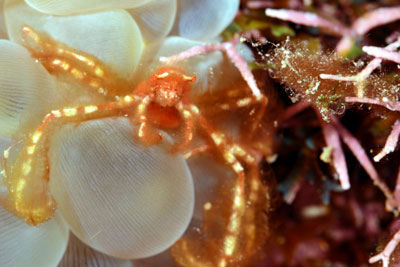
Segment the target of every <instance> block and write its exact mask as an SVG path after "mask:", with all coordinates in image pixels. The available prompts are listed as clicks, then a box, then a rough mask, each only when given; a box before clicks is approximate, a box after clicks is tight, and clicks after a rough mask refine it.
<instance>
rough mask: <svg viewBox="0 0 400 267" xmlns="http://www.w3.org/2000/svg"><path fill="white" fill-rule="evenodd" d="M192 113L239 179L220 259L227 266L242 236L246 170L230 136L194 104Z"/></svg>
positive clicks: (235, 188) (222, 266)
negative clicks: (216, 128) (211, 121)
mask: <svg viewBox="0 0 400 267" xmlns="http://www.w3.org/2000/svg"><path fill="white" fill-rule="evenodd" d="M191 111H192V113H193V114H194V115H195V116H196V120H197V121H198V122H199V124H200V125H201V127H202V128H203V129H204V130H205V131H206V132H207V134H208V135H209V136H210V137H211V139H212V141H213V143H214V144H215V146H216V147H217V149H218V150H219V151H220V152H221V154H222V156H223V158H224V160H225V161H226V163H228V164H229V165H230V166H231V167H232V169H233V171H234V172H235V173H236V175H237V180H236V183H235V186H234V188H233V192H234V193H233V202H232V207H231V214H230V216H229V221H228V226H227V229H226V234H225V236H224V238H223V255H222V256H221V257H220V259H219V261H218V266H220V267H224V266H227V264H228V262H229V259H230V258H232V257H233V255H234V253H235V251H236V249H237V247H238V245H239V244H238V241H239V236H240V229H241V227H242V222H243V216H244V214H245V211H246V203H245V191H244V190H245V186H244V185H245V172H244V168H243V166H242V164H241V163H240V162H239V160H238V159H237V157H236V155H235V153H232V151H231V149H230V146H231V145H230V142H229V140H228V138H227V137H226V136H225V135H224V134H223V133H221V132H218V131H216V130H215V129H213V127H212V125H211V124H209V123H208V121H207V120H206V119H205V118H204V117H203V116H202V115H201V114H200V112H199V110H198V108H197V107H196V106H194V105H192V106H191Z"/></svg>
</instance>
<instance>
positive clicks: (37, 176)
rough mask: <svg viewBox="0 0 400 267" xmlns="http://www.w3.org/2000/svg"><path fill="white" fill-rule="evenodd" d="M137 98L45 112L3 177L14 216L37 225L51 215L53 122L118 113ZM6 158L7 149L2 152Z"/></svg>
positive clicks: (52, 211) (72, 121)
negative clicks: (50, 147)
mask: <svg viewBox="0 0 400 267" xmlns="http://www.w3.org/2000/svg"><path fill="white" fill-rule="evenodd" d="M138 101H140V98H138V97H137V96H135V95H127V96H125V97H124V98H122V99H121V100H119V101H116V102H112V103H108V104H101V105H89V106H83V107H77V108H64V109H60V110H54V111H52V112H50V113H49V114H47V115H46V117H45V118H44V119H43V121H42V122H41V124H40V125H39V127H38V128H37V129H36V131H34V132H33V133H32V134H31V135H30V136H29V137H28V138H27V139H26V140H25V141H24V145H23V147H22V149H21V151H19V152H18V155H17V156H16V159H15V160H14V161H13V164H12V166H11V167H10V169H8V168H6V169H5V171H4V173H3V174H4V176H5V179H6V182H7V185H8V193H9V199H7V200H3V202H5V203H2V204H4V205H3V206H5V207H6V208H8V209H9V210H10V212H12V213H14V214H15V215H16V216H17V217H20V218H23V219H24V220H25V221H26V222H27V223H28V224H32V225H38V224H41V223H43V222H45V221H47V220H50V219H51V218H52V217H53V216H54V212H55V209H56V203H55V201H54V199H53V197H52V196H51V194H50V192H49V188H48V181H49V163H48V158H47V151H48V140H49V137H50V135H51V130H52V129H54V127H55V126H56V123H57V122H58V123H59V124H63V123H74V122H75V123H76V122H82V121H86V120H89V119H99V118H104V117H109V116H115V115H118V112H119V111H120V110H123V109H125V108H128V107H130V106H132V105H133V104H135V103H137V102H138ZM4 158H5V160H7V158H8V150H6V153H5V155H4Z"/></svg>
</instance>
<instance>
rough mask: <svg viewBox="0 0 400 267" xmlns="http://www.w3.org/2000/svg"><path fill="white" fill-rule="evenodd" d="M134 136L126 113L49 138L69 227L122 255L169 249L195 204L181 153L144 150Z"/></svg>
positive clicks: (55, 183) (53, 180)
mask: <svg viewBox="0 0 400 267" xmlns="http://www.w3.org/2000/svg"><path fill="white" fill-rule="evenodd" d="M136 131H137V130H136ZM135 133H136V132H135V129H134V127H132V125H131V124H130V123H129V120H128V119H125V118H119V119H113V118H112V119H111V118H110V119H103V120H96V121H88V122H83V123H81V124H80V125H78V126H76V125H66V126H64V127H63V128H62V129H61V130H60V131H58V132H57V133H56V134H55V135H53V137H52V141H51V146H50V147H51V149H50V153H49V154H50V188H51V191H52V194H53V195H54V198H55V199H56V201H57V203H58V206H59V210H60V212H61V214H62V215H63V216H64V217H65V219H66V221H67V222H68V224H69V226H70V227H71V230H72V231H73V232H74V234H76V236H77V237H78V238H79V239H81V240H82V241H83V242H85V243H86V244H88V245H90V246H91V247H93V248H94V249H96V250H99V251H101V252H103V253H105V254H108V255H110V256H113V257H118V258H125V259H134V258H142V257H148V256H151V255H155V254H157V253H159V252H161V251H163V250H165V249H167V248H168V247H169V246H171V245H172V244H173V243H174V242H175V241H176V240H177V239H178V238H179V237H180V236H181V235H182V234H183V232H184V231H185V229H186V227H187V226H188V224H189V222H190V219H191V217H192V213H193V207H194V188H193V181H192V178H191V174H190V171H189V169H188V167H187V164H186V162H185V160H184V159H183V157H182V156H179V155H172V154H170V153H169V151H168V148H167V147H166V146H168V145H167V143H163V145H157V146H151V147H144V146H143V145H140V144H138V143H137V142H135V141H134V140H133V139H132V136H133V135H134V134H135ZM164 139H165V138H164Z"/></svg>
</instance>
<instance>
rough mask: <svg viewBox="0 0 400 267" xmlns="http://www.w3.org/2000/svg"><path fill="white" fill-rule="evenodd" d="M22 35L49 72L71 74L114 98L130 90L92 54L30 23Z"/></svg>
mask: <svg viewBox="0 0 400 267" xmlns="http://www.w3.org/2000/svg"><path fill="white" fill-rule="evenodd" d="M22 37H23V39H24V40H25V41H26V43H27V44H28V47H27V48H28V50H30V52H31V53H32V56H33V57H34V58H36V59H38V60H39V61H40V63H41V64H42V65H43V66H44V67H45V68H46V69H47V70H48V71H49V73H51V74H56V75H57V74H58V75H60V74H61V75H68V76H70V77H71V78H73V79H74V80H77V81H80V82H82V83H84V84H85V85H89V86H90V87H91V88H93V89H95V90H96V91H97V92H98V93H100V94H102V95H104V96H109V97H111V98H112V99H115V98H117V97H118V96H123V95H126V94H129V93H130V91H131V89H130V88H131V86H130V84H129V83H128V82H127V81H125V80H124V79H121V78H119V77H118V75H117V74H115V73H114V72H113V71H112V70H111V69H110V68H109V67H107V66H105V65H104V64H103V63H102V62H101V61H100V60H99V59H97V58H95V57H93V56H92V55H90V54H87V53H85V52H82V51H78V50H76V49H73V48H71V47H68V46H67V45H65V44H62V43H60V42H57V41H55V40H53V39H51V38H50V37H48V36H47V35H45V34H39V33H38V32H36V31H35V30H34V29H33V28H32V27H30V26H24V27H23V28H22Z"/></svg>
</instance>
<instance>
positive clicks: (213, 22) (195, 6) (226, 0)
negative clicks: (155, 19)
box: [173, 0, 239, 40]
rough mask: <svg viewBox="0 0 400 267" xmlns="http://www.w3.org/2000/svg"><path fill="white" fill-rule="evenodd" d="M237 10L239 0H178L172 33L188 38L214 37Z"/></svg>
mask: <svg viewBox="0 0 400 267" xmlns="http://www.w3.org/2000/svg"><path fill="white" fill-rule="evenodd" d="M238 10H239V0H219V1H215V0H179V1H178V14H177V20H176V22H175V25H174V29H173V34H176V35H180V36H182V37H186V38H189V39H195V40H208V39H212V38H215V37H216V36H217V35H218V34H220V33H221V32H222V31H223V30H224V29H225V28H226V27H227V26H228V25H229V24H230V23H231V22H232V21H233V18H234V17H235V15H236V13H237V12H238Z"/></svg>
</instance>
